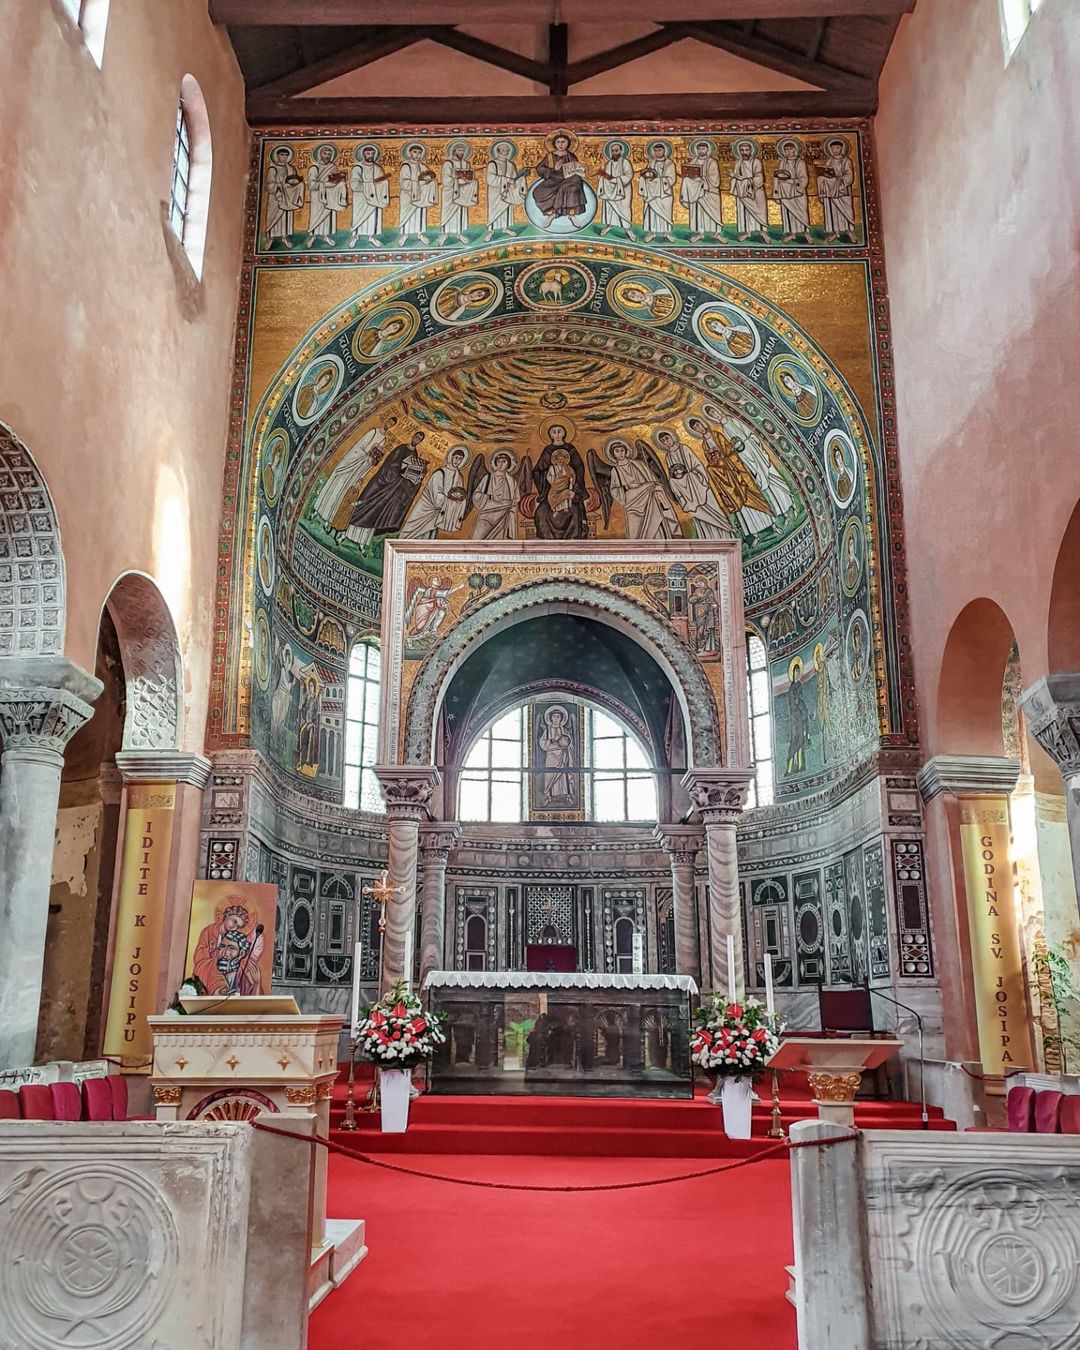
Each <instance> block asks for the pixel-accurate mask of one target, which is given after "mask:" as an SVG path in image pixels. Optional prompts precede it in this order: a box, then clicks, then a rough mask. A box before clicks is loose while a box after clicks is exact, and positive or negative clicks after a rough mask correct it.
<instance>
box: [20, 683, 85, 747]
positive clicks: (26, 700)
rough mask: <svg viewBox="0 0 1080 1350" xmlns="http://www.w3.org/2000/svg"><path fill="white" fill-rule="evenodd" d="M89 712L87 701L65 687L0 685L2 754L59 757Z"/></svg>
mask: <svg viewBox="0 0 1080 1350" xmlns="http://www.w3.org/2000/svg"><path fill="white" fill-rule="evenodd" d="M95 683H96V682H95ZM99 691H100V685H99ZM95 697H96V694H95ZM93 712H94V709H93V707H92V706H91V705H90V704H89V703H86V702H84V701H83V700H82V699H81V698H78V697H76V695H75V694H72V693H69V692H68V690H66V689H50V688H48V687H39V688H30V689H28V688H22V687H18V686H10V685H0V740H2V741H3V748H4V753H5V754H9V753H12V752H15V753H17V754H20V755H23V756H38V755H40V756H43V757H45V758H53V757H55V758H57V759H60V760H62V759H63V757H64V749H65V747H66V746H67V743H68V741H70V740H71V738H72V736H74V735H75V733H76V732H77V731H78V730H79V728H80V727H81V726H83V725H84V724H85V723H86V722H88V721H89V720H90V718H91V717H92V716H93Z"/></svg>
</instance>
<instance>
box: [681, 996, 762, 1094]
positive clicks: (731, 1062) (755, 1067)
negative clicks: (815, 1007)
mask: <svg viewBox="0 0 1080 1350" xmlns="http://www.w3.org/2000/svg"><path fill="white" fill-rule="evenodd" d="M697 1023H698V1024H697V1026H696V1027H695V1028H694V1029H693V1030H692V1031H691V1033H690V1058H691V1059H692V1060H693V1061H694V1063H695V1064H699V1065H700V1066H701V1067H702V1068H703V1069H705V1070H706V1071H707V1072H709V1073H716V1074H721V1075H724V1076H730V1077H733V1078H734V1077H739V1078H746V1077H753V1076H754V1075H756V1074H759V1073H761V1072H762V1071H763V1069H764V1068H765V1063H766V1061H767V1060H769V1059H770V1058H771V1057H772V1056H773V1055H774V1054H775V1053H776V1051H777V1048H778V1047H779V1045H780V1033H781V1032H782V1031H783V1029H784V1022H783V1019H782V1018H781V1017H780V1015H779V1013H769V1012H768V1011H767V1010H766V1008H765V1005H764V1004H763V1003H761V1002H760V1001H759V1000H758V999H756V998H748V999H746V1000H745V1002H743V1003H729V1002H728V1001H727V999H725V998H721V997H720V996H719V995H715V996H714V997H713V998H711V999H706V1000H705V1002H703V1003H702V1005H701V1007H700V1008H698V1010H697Z"/></svg>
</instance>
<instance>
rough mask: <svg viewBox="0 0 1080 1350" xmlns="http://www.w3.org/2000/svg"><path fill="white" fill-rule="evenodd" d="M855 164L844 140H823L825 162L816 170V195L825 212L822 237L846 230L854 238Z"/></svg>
mask: <svg viewBox="0 0 1080 1350" xmlns="http://www.w3.org/2000/svg"><path fill="white" fill-rule="evenodd" d="M854 183H855V166H854V164H852V162H851V156H850V155H849V154H848V148H847V142H846V141H841V140H833V141H826V142H825V162H824V163H823V164H822V166H821V168H820V169H818V171H817V195H818V198H819V199H820V201H821V209H822V211H823V212H824V214H825V238H826V240H827V241H828V242H829V243H832V241H833V240H834V239H838V238H839V237H840V235H842V234H846V235H847V236H848V238H849V239H854V238H855V198H854V195H853V193H854Z"/></svg>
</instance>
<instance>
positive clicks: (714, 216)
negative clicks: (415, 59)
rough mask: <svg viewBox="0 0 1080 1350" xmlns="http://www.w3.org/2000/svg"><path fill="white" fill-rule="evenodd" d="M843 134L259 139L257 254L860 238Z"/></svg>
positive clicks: (848, 143)
mask: <svg viewBox="0 0 1080 1350" xmlns="http://www.w3.org/2000/svg"><path fill="white" fill-rule="evenodd" d="M852 147H853V139H852V138H851V137H849V136H847V135H828V134H825V135H812V136H806V135H801V136H800V135H794V134H789V135H781V136H775V137H767V138H766V137H755V136H702V135H683V136H678V137H672V136H667V137H653V138H648V137H641V136H633V137H624V136H603V135H584V134H583V135H576V134H574V133H573V132H570V131H567V130H557V131H553V132H551V133H549V134H547V135H546V136H538V135H527V136H517V137H515V138H513V139H510V138H509V137H504V136H500V137H491V136H485V137H476V136H470V137H467V138H466V137H456V138H454V137H451V138H444V137H437V138H428V137H425V138H423V139H409V138H405V137H395V138H379V139H377V140H376V139H373V140H360V141H356V140H351V139H350V140H340V139H337V138H334V139H322V140H302V141H296V142H292V141H275V140H268V141H267V142H266V143H265V146H264V151H263V193H262V206H261V213H260V220H261V226H260V233H259V248H260V249H261V250H262V251H264V252H275V251H281V250H294V249H296V250H303V251H312V250H314V251H320V252H323V251H326V250H333V249H350V248H352V249H356V248H360V247H364V248H381V247H398V248H405V247H409V246H413V247H415V246H421V247H423V246H425V245H434V246H445V245H448V244H464V243H477V242H483V243H492V242H493V241H494V240H496V239H507V238H519V237H545V236H552V235H554V236H565V235H574V234H579V233H581V232H583V231H588V232H590V233H592V234H595V235H597V236H600V237H604V236H611V237H614V238H617V239H625V240H633V241H636V242H643V243H652V242H654V241H659V242H660V243H662V244H676V243H682V244H700V243H703V242H715V241H717V240H728V241H735V240H737V241H739V242H744V243H753V244H757V245H776V244H797V243H801V244H804V245H805V244H810V243H817V242H826V243H842V244H850V245H856V244H859V243H860V242H861V241H862V240H863V239H864V237H865V236H864V232H863V225H862V220H863V216H862V213H861V210H860V196H861V193H860V187H859V182H858V176H857V173H856V167H855V158H854V156H853V148H852Z"/></svg>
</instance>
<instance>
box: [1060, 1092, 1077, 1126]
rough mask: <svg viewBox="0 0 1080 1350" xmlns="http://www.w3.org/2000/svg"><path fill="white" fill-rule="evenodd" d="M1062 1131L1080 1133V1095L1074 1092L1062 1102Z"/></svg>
mask: <svg viewBox="0 0 1080 1350" xmlns="http://www.w3.org/2000/svg"><path fill="white" fill-rule="evenodd" d="M1061 1133H1062V1134H1080V1096H1077V1095H1076V1094H1075V1093H1072V1092H1070V1093H1068V1094H1067V1095H1066V1097H1065V1100H1064V1101H1063V1102H1062V1103H1061Z"/></svg>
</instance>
